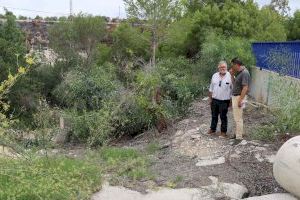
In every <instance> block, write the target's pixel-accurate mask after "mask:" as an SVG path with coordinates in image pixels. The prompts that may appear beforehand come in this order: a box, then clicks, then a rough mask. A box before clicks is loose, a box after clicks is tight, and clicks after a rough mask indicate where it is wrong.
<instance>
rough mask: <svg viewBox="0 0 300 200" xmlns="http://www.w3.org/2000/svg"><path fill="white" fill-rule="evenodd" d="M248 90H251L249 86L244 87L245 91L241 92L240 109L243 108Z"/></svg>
mask: <svg viewBox="0 0 300 200" xmlns="http://www.w3.org/2000/svg"><path fill="white" fill-rule="evenodd" d="M248 89H249V86H248V85H244V86H243V89H242V92H241V96H240V99H239V107H242V101H243V99H244V98H245V96H246V94H247V92H248Z"/></svg>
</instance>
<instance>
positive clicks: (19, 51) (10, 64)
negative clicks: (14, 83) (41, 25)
mask: <svg viewBox="0 0 300 200" xmlns="http://www.w3.org/2000/svg"><path fill="white" fill-rule="evenodd" d="M5 18H6V20H7V21H6V22H4V23H3V25H0V66H1V71H0V81H3V80H5V79H6V78H7V76H8V75H9V74H10V73H11V74H12V75H14V74H15V73H17V68H18V67H19V66H20V65H22V64H24V56H25V53H26V47H25V37H24V34H23V33H22V31H21V30H20V29H19V28H18V27H17V25H16V17H15V16H14V15H13V14H12V13H10V12H6V14H5Z"/></svg>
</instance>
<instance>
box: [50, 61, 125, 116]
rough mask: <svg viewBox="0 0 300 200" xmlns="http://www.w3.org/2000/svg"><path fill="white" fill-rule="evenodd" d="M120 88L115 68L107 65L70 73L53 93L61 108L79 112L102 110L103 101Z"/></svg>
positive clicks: (75, 70) (79, 69) (78, 69)
mask: <svg viewBox="0 0 300 200" xmlns="http://www.w3.org/2000/svg"><path fill="white" fill-rule="evenodd" d="M119 88H120V85H119V84H118V81H117V78H116V73H115V69H114V66H113V65H111V64H109V63H107V64H105V65H102V66H97V65H93V67H91V68H90V69H88V70H83V69H82V68H76V69H73V70H71V71H69V72H68V73H67V74H66V76H65V77H64V80H63V81H62V82H61V84H59V85H58V86H57V87H56V88H55V89H54V91H53V95H54V96H55V97H56V98H55V99H56V101H57V102H59V105H60V106H64V107H67V108H76V109H79V110H85V109H87V110H92V109H96V110H97V109H100V108H101V106H102V103H103V102H102V100H103V99H105V98H107V96H109V95H110V94H111V93H112V92H114V91H117V90H118V89H119Z"/></svg>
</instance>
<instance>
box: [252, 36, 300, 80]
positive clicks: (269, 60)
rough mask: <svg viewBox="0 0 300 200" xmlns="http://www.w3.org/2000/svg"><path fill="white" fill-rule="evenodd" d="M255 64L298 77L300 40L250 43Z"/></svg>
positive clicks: (299, 70)
mask: <svg viewBox="0 0 300 200" xmlns="http://www.w3.org/2000/svg"><path fill="white" fill-rule="evenodd" d="M252 50H253V53H254V55H255V57H256V66H258V67H260V68H261V69H266V70H270V71H274V72H278V73H279V74H282V75H287V76H291V77H294V78H298V79H300V41H295V42H263V43H258V42H255V43H252Z"/></svg>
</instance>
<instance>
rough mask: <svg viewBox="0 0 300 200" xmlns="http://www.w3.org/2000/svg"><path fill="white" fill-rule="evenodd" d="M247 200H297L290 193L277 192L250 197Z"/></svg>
mask: <svg viewBox="0 0 300 200" xmlns="http://www.w3.org/2000/svg"><path fill="white" fill-rule="evenodd" d="M247 200H297V199H296V198H295V197H294V196H292V195H290V194H282V193H278V194H269V195H265V196H260V197H250V198H247Z"/></svg>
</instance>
